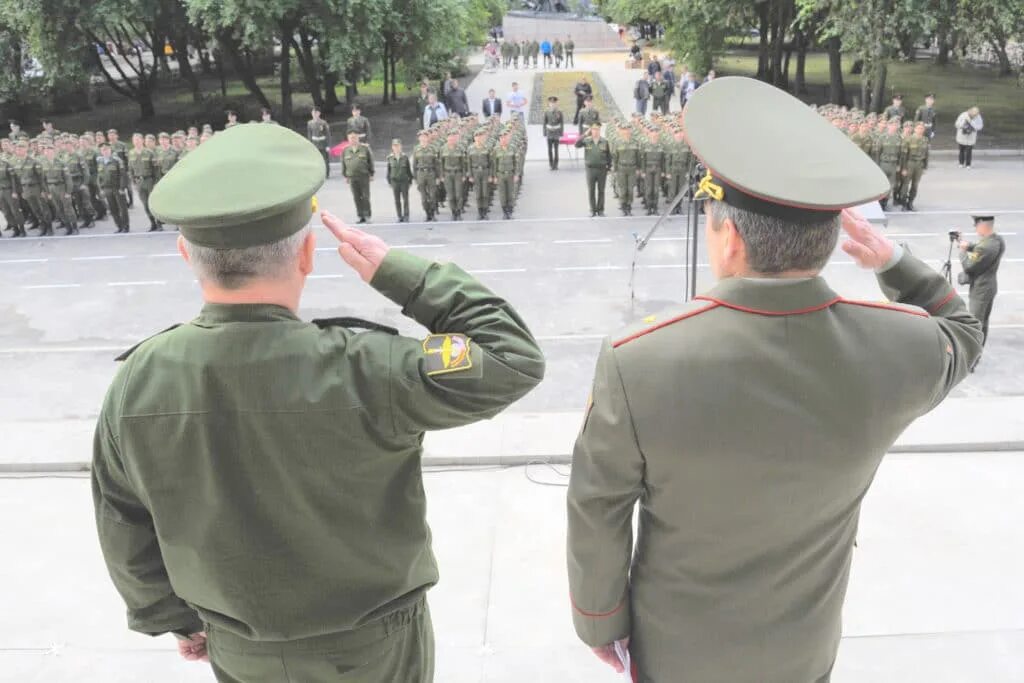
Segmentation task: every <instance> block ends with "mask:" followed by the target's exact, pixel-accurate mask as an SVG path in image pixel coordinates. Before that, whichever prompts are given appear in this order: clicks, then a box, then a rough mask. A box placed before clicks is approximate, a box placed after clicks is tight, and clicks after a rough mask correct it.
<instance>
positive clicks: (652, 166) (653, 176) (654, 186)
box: [640, 130, 668, 216]
mask: <svg viewBox="0 0 1024 683" xmlns="http://www.w3.org/2000/svg"><path fill="white" fill-rule="evenodd" d="M658 137H659V136H658V132H657V131H656V130H652V131H650V132H649V133H648V135H647V139H648V144H647V147H646V148H645V149H644V152H643V156H642V161H641V165H640V168H642V169H643V170H642V171H641V177H643V179H644V186H645V188H646V191H645V193H644V205H645V206H646V207H647V215H648V216H653V215H655V214H657V213H658V189H659V188H660V187H661V183H662V181H663V180H665V179H666V178H667V177H668V176H667V175H666V174H665V150H664V149H663V148H662V146H661V143H660V142H659V141H658Z"/></svg>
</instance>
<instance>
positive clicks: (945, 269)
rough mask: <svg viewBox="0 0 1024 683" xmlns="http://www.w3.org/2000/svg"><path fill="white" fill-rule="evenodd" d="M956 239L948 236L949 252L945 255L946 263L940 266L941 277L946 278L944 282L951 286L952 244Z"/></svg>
mask: <svg viewBox="0 0 1024 683" xmlns="http://www.w3.org/2000/svg"><path fill="white" fill-rule="evenodd" d="M955 241H956V238H955V237H954V236H953V235H950V236H949V252H948V253H947V254H946V262H945V263H943V264H942V276H943V277H944V278H946V282H948V283H949V284H953V244H954V243H955Z"/></svg>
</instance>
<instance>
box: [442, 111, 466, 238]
mask: <svg viewBox="0 0 1024 683" xmlns="http://www.w3.org/2000/svg"><path fill="white" fill-rule="evenodd" d="M441 171H442V172H443V173H444V188H445V195H446V196H447V197H448V203H449V205H450V206H451V210H452V220H455V221H457V220H459V219H460V218H462V207H463V206H465V204H466V181H467V180H469V160H468V159H467V158H466V152H465V150H463V149H462V148H461V147H460V146H459V134H458V132H457V131H452V132H450V133H449V134H448V143H447V144H446V145H445V147H444V149H442V150H441Z"/></svg>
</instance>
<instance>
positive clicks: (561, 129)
mask: <svg viewBox="0 0 1024 683" xmlns="http://www.w3.org/2000/svg"><path fill="white" fill-rule="evenodd" d="M564 133H565V114H563V113H562V110H561V109H559V108H558V98H557V97H555V96H554V95H552V96H551V97H549V98H548V109H547V111H545V112H544V137H545V138H546V139H547V141H548V166H550V167H551V170H552V171H557V170H558V144H559V141H560V140H561V139H562V135H563V134H564Z"/></svg>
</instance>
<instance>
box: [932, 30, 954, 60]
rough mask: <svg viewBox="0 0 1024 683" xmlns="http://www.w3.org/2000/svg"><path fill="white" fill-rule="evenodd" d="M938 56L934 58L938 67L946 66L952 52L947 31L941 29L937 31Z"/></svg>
mask: <svg viewBox="0 0 1024 683" xmlns="http://www.w3.org/2000/svg"><path fill="white" fill-rule="evenodd" d="M938 41H939V54H938V55H936V57H935V63H936V64H938V65H939V66H946V65H948V64H949V53H950V52H952V50H953V46H952V44H951V43H950V40H949V29H948V28H945V27H943V28H942V29H941V30H940V31H939V35H938Z"/></svg>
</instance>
